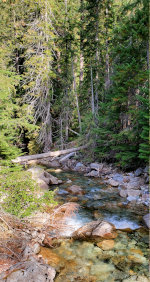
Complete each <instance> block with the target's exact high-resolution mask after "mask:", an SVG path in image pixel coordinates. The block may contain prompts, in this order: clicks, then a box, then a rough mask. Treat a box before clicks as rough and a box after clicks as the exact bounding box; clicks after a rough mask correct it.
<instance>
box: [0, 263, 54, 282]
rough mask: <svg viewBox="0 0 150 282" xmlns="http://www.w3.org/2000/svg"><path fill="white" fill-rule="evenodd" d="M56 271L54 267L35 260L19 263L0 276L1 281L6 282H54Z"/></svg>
mask: <svg viewBox="0 0 150 282" xmlns="http://www.w3.org/2000/svg"><path fill="white" fill-rule="evenodd" d="M55 275H56V271H55V269H54V268H53V267H51V266H49V265H47V264H42V263H39V262H37V261H36V260H35V259H32V260H30V261H25V262H21V263H17V264H16V265H14V266H12V267H11V268H10V269H9V270H7V272H3V273H1V275H0V281H4V282H22V281H30V282H35V281H36V282H53V281H54V278H55Z"/></svg>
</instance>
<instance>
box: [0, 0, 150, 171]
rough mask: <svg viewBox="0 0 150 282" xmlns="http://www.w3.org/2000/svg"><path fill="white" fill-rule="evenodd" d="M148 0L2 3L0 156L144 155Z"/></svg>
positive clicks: (129, 158) (139, 158)
mask: <svg viewBox="0 0 150 282" xmlns="http://www.w3.org/2000/svg"><path fill="white" fill-rule="evenodd" d="M148 2H149V1H147V0H125V1H120V0H102V1H98V0H76V1H73V0H62V1H61V0H55V1H54V0H37V1H33V0H1V1H0V8H1V25H0V29H1V43H0V64H1V70H0V101H1V105H0V110H1V115H0V129H1V135H0V154H1V158H2V159H4V160H8V159H12V158H14V157H15V156H18V155H21V154H36V153H39V152H47V151H50V150H51V149H52V150H53V149H54V148H57V149H58V148H59V149H64V148H67V144H68V143H70V142H72V141H75V142H76V144H78V145H82V144H87V143H89V147H90V150H88V151H90V154H91V156H92V158H93V159H94V158H95V159H97V160H98V161H107V162H112V163H115V164H116V165H118V166H119V167H121V168H123V169H130V168H135V167H137V166H138V165H142V164H145V163H146V162H147V161H148V155H149V146H148V69H149V41H148V39H149V38H148V10H149V3H148Z"/></svg>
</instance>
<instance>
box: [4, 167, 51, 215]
mask: <svg viewBox="0 0 150 282" xmlns="http://www.w3.org/2000/svg"><path fill="white" fill-rule="evenodd" d="M39 193H40V192H39V187H38V186H37V184H36V183H35V181H33V180H32V179H31V174H30V173H29V172H27V171H23V170H22V168H21V167H20V166H18V165H17V166H13V167H7V168H3V167H2V168H1V176H0V196H1V200H2V206H3V208H4V210H6V211H7V212H9V213H11V214H13V215H16V216H18V217H25V216H28V215H29V214H31V213H32V212H33V211H35V210H37V209H42V208H43V207H44V205H47V206H48V205H55V204H56V202H55V200H54V194H55V192H54V191H48V192H45V193H44V194H43V195H42V196H41V195H39Z"/></svg>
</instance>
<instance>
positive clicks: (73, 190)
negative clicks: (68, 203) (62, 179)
mask: <svg viewBox="0 0 150 282" xmlns="http://www.w3.org/2000/svg"><path fill="white" fill-rule="evenodd" d="M67 191H68V192H69V193H71V194H72V195H83V194H84V191H83V189H82V188H81V187H80V186H78V185H72V186H70V187H69V188H67Z"/></svg>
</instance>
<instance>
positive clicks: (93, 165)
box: [90, 163, 104, 171]
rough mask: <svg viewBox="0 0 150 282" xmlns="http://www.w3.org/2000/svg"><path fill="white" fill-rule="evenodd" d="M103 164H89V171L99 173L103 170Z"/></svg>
mask: <svg viewBox="0 0 150 282" xmlns="http://www.w3.org/2000/svg"><path fill="white" fill-rule="evenodd" d="M103 166H104V165H103V164H99V163H91V164H90V168H91V169H95V170H98V171H101V170H102V169H103Z"/></svg>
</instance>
